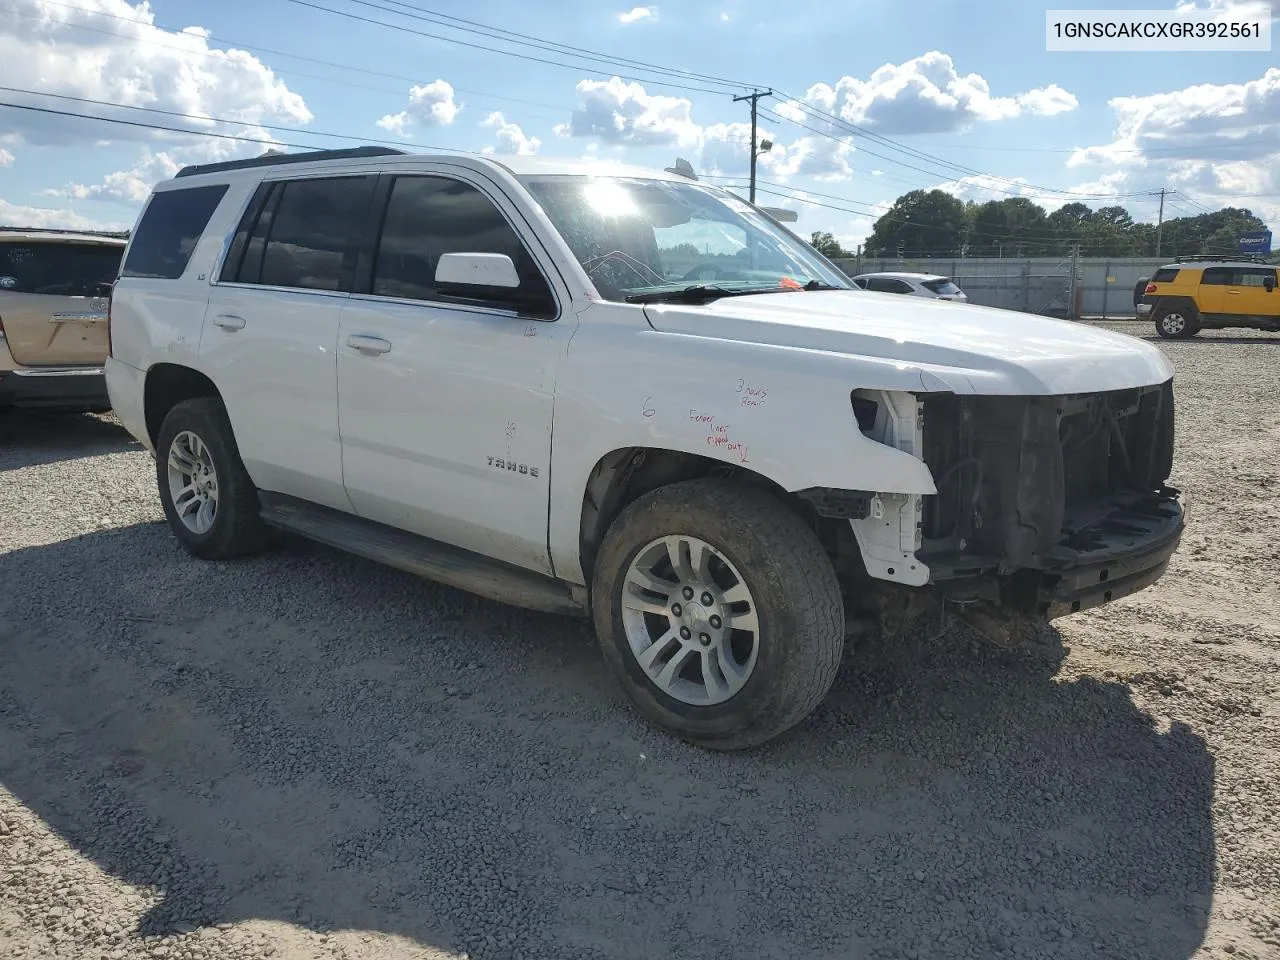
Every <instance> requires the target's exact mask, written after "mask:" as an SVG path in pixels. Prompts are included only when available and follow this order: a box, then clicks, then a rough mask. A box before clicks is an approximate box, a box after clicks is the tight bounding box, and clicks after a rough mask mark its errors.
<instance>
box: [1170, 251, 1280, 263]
mask: <svg viewBox="0 0 1280 960" xmlns="http://www.w3.org/2000/svg"><path fill="white" fill-rule="evenodd" d="M1199 261H1204V262H1206V263H1240V262H1242V261H1247V262H1249V263H1266V260H1265V259H1264V258H1262V257H1260V256H1259V255H1258V254H1256V253H1237V254H1236V255H1235V256H1234V257H1214V256H1209V255H1207V254H1200V253H1190V254H1187V255H1186V256H1185V257H1174V258H1173V259H1172V260H1170V261H1169V262H1170V263H1196V262H1199Z"/></svg>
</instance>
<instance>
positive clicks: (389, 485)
mask: <svg viewBox="0 0 1280 960" xmlns="http://www.w3.org/2000/svg"><path fill="white" fill-rule="evenodd" d="M587 169H589V170H590V171H592V172H596V173H601V174H602V175H603V174H604V173H614V172H617V173H620V174H622V175H626V176H643V177H652V178H656V179H662V180H680V179H681V178H679V177H675V176H673V175H668V174H665V173H662V172H654V171H649V170H643V169H637V168H620V169H618V170H614V169H612V168H600V167H595V166H591V167H588V168H587ZM583 171H584V167H583V165H582V164H575V163H567V162H560V161H556V162H548V161H545V160H537V159H533V158H528V157H509V158H503V160H502V161H498V160H494V159H489V158H471V157H424V156H394V157H376V158H365V159H360V160H339V161H325V162H319V163H300V164H290V165H284V166H278V167H261V168H256V169H243V170H234V171H228V172H224V173H222V174H207V175H202V176H194V177H189V178H183V179H181V180H176V181H169V182H166V183H163V184H161V185H159V186H158V187H157V188H156V189H157V190H161V191H163V190H171V189H175V188H180V187H184V186H197V185H200V184H203V183H229V184H230V185H231V186H230V189H229V190H228V192H227V195H226V197H225V198H224V200H223V202H222V204H221V206H220V207H219V209H218V211H217V212H216V213H215V214H214V217H213V219H212V221H211V222H210V225H209V228H208V230H207V231H206V233H205V235H204V237H202V239H201V240H200V242H199V244H198V245H197V248H196V251H195V254H194V255H193V257H192V260H191V263H190V264H189V265H188V268H187V271H186V274H185V277H184V278H183V279H181V280H177V281H156V280H135V279H124V280H122V281H120V283H119V284H118V286H117V288H116V291H115V296H114V300H113V304H112V314H113V316H112V336H113V340H114V343H115V359H114V361H113V362H111V363H109V364H108V367H107V380H108V386H109V389H110V390H111V396H112V402H113V403H114V404H115V405H116V407H117V412H118V413H119V415H120V417H121V420H122V422H124V424H125V425H126V427H127V428H128V429H129V430H130V432H132V433H134V435H135V436H138V437H139V439H142V440H144V442H146V440H145V427H144V426H143V423H144V417H143V415H142V410H141V407H142V397H143V380H142V377H143V374H142V373H141V371H147V370H149V369H151V368H152V366H153V365H154V364H156V363H157V362H168V363H178V364H183V365H186V366H189V367H192V368H193V369H196V370H199V371H201V372H203V373H205V374H206V375H207V376H209V377H210V378H211V379H212V380H213V381H214V383H215V384H217V385H218V386H219V388H220V390H221V391H222V394H223V397H224V399H225V400H226V403H227V408H228V414H229V416H230V418H231V422H232V425H233V428H234V430H235V433H236V438H237V441H238V443H239V445H240V449H241V452H242V455H243V457H244V460H245V463H246V466H247V467H248V469H249V473H250V475H251V477H252V478H253V480H254V482H255V483H256V484H258V485H259V486H260V487H265V488H267V489H272V490H276V491H279V492H283V493H288V494H292V495H294V496H301V497H305V498H308V499H312V500H315V501H317V502H320V503H325V504H327V505H330V506H335V507H338V508H340V509H346V510H352V511H355V512H358V513H359V514H361V515H363V516H367V517H370V518H373V519H377V520H380V521H382V522H384V523H390V524H394V525H397V526H400V527H403V528H405V529H408V530H412V531H414V532H416V533H420V534H424V535H427V536H431V537H434V538H436V539H439V540H443V541H445V542H448V543H453V544H456V545H459V546H464V547H466V548H468V549H471V550H475V551H478V552H480V553H484V554H487V555H489V556H493V557H497V558H500V559H503V560H506V561H508V562H511V563H514V564H517V565H519V566H522V567H526V568H529V569H533V570H539V571H542V572H549V573H552V572H553V573H554V574H555V575H556V576H558V577H560V578H562V579H564V580H567V581H569V582H571V583H575V584H584V583H585V582H586V579H587V571H584V570H582V568H581V563H580V559H579V551H578V546H579V536H580V522H581V512H582V505H583V494H584V491H585V488H586V483H587V478H588V476H589V475H590V473H591V471H592V469H593V468H594V467H595V466H596V465H597V463H599V461H600V460H601V458H602V457H604V456H606V455H607V454H609V453H611V452H613V451H616V450H619V449H623V448H629V447H636V446H640V447H655V448H661V449H666V450H673V451H683V452H688V453H695V454H698V455H700V456H704V457H711V458H714V459H719V460H723V461H724V462H725V463H729V464H735V465H739V466H745V467H746V468H748V469H751V470H754V471H756V472H757V473H759V474H761V475H763V476H765V477H768V478H769V479H771V480H773V481H774V482H775V483H777V484H779V485H780V486H781V487H783V488H784V489H787V490H792V491H796V490H802V489H805V488H807V487H837V488H843V489H861V490H868V491H874V492H876V493H877V494H878V502H879V504H880V510H879V513H881V514H882V516H879V517H877V518H876V519H875V520H874V522H873V521H870V520H869V521H859V522H858V523H859V524H862V526H859V525H858V524H855V528H854V529H855V533H856V534H857V537H858V541H859V544H860V546H861V548H862V551H863V554H864V558H865V559H866V560H867V561H868V563H867V566H868V568H869V569H870V570H871V571H872V573H873V574H874V575H878V576H882V577H886V578H892V579H897V580H900V581H901V582H904V583H923V582H925V580H926V579H927V576H928V572H927V570H925V569H924V568H923V566H922V565H920V564H919V563H918V562H915V563H914V565H915V567H916V570H914V571H912V570H911V567H912V565H913V562H914V558H913V556H912V554H913V551H914V549H915V547H916V545H917V543H918V541H917V540H916V537H917V529H918V528H917V523H918V519H919V516H920V511H921V507H922V503H923V497H924V496H928V495H930V494H934V493H936V489H935V487H934V483H933V478H932V477H931V476H930V474H929V470H928V469H927V468H926V467H925V465H924V463H923V462H922V461H921V460H920V459H919V451H920V436H919V424H918V422H916V420H915V418H914V416H913V412H912V411H913V406H914V400H913V399H912V398H911V397H909V396H908V393H910V392H915V393H922V392H930V391H939V390H951V391H955V392H957V393H962V394H1041V395H1044V394H1055V393H1068V392H1083V391H1093V390H1109V389H1117V388H1122V387H1133V386H1140V385H1148V384H1154V383H1158V382H1161V381H1163V380H1165V379H1167V378H1168V377H1169V376H1171V373H1172V371H1171V368H1170V367H1169V364H1168V363H1167V362H1166V361H1165V360H1164V358H1163V356H1162V355H1161V354H1160V352H1159V351H1158V350H1157V349H1156V348H1154V347H1153V346H1151V345H1149V344H1146V343H1143V342H1142V341H1139V340H1136V339H1134V338H1132V337H1126V336H1122V335H1119V334H1110V333H1106V332H1104V331H1101V330H1097V329H1094V328H1090V327H1085V326H1081V325H1078V324H1072V323H1066V322H1059V321H1054V320H1046V319H1044V318H1041V317H1035V316H1031V315H1028V314H1024V313H1014V312H1009V311H1001V310H991V309H986V308H982V307H976V306H972V305H953V304H947V303H943V302H938V301H928V300H924V299H916V298H909V297H895V296H893V295H887V294H885V295H878V294H868V293H864V292H861V291H857V290H849V291H830V292H796V293H778V294H771V295H768V296H755V297H738V298H725V299H722V300H719V301H715V302H713V303H710V304H708V305H705V306H682V305H649V306H647V307H645V306H640V305H637V304H627V303H617V302H611V301H604V300H601V299H600V298H599V296H598V294H597V292H596V291H595V288H594V287H593V285H592V284H591V281H590V280H589V278H588V277H587V275H586V274H585V272H584V271H583V269H582V267H581V266H580V265H579V263H578V261H577V260H576V259H575V258H574V257H573V255H572V253H571V251H570V250H569V248H568V246H567V245H566V243H565V242H564V241H563V239H562V238H561V237H560V236H559V235H558V234H557V233H556V231H555V230H554V228H553V227H552V225H551V223H550V222H549V221H548V219H547V218H546V216H545V215H544V214H543V212H542V209H541V208H540V207H539V206H538V205H537V204H536V203H535V202H534V201H533V200H532V198H531V197H530V196H529V194H528V193H527V192H526V191H525V189H524V188H523V187H522V186H521V185H520V184H519V182H518V181H517V180H516V179H515V176H514V172H519V173H521V174H526V173H530V174H532V173H539V174H545V173H556V172H561V173H582V172H583ZM334 172H369V173H383V172H385V173H395V174H409V173H424V174H425V173H432V174H438V175H447V176H453V177H457V178H459V179H462V180H465V181H467V182H469V183H471V184H472V185H474V186H477V187H479V188H480V189H482V190H483V191H484V192H486V193H487V194H488V195H489V196H490V198H491V199H492V200H493V201H494V202H495V203H496V204H497V205H498V207H499V208H500V210H501V211H502V212H503V214H504V215H505V216H506V217H507V218H508V220H509V221H510V222H511V223H512V225H513V226H514V227H515V228H516V230H517V231H518V232H519V233H520V234H521V236H522V237H523V238H524V239H525V240H526V242H527V245H528V247H529V250H530V253H531V255H532V257H533V259H534V261H535V262H536V263H537V265H538V267H539V268H540V269H541V270H542V272H543V273H544V275H545V276H546V278H547V280H548V282H549V283H550V285H551V288H552V290H553V293H554V295H555V297H556V300H557V301H558V303H559V312H558V314H557V315H556V318H555V319H553V320H546V321H543V320H539V321H533V320H530V319H528V318H527V317H523V318H522V317H519V316H518V315H517V314H516V312H515V311H514V310H502V309H481V308H475V307H465V306H460V305H454V304H442V303H423V302H415V301H406V300H393V299H390V298H386V297H375V296H364V295H357V296H348V295H345V294H322V293H314V292H307V291H300V290H284V289H267V288H261V287H259V288H247V287H242V286H236V285H230V284H222V283H219V282H218V281H217V279H216V278H217V276H218V272H219V270H220V267H221V258H222V256H223V255H224V251H225V249H226V247H227V245H228V243H229V238H230V235H231V233H232V232H233V230H234V229H235V225H236V223H238V221H239V219H240V216H241V212H242V210H243V209H244V206H245V204H246V203H247V201H248V198H249V196H250V195H251V193H252V192H253V190H254V189H255V188H256V187H257V185H258V183H260V182H261V181H262V180H263V179H264V178H268V177H269V178H279V179H291V178H297V177H303V176H315V175H319V174H332V173H334ZM471 262H472V263H473V264H474V263H475V261H471ZM200 275H206V276H208V277H210V278H212V279H210V280H208V281H202V280H197V279H195V278H197V277H198V276H200ZM223 314H231V315H234V316H238V317H241V318H243V319H244V320H245V325H244V327H243V328H242V329H239V330H234V331H228V330H224V329H222V328H219V327H217V326H214V325H213V324H212V322H211V321H212V319H213V317H215V316H219V315H223ZM351 335H356V336H360V337H372V338H376V339H378V340H380V341H385V342H387V343H389V344H390V348H389V349H388V350H387V351H386V352H385V353H379V354H374V353H371V352H370V351H361V350H358V349H354V348H350V347H348V346H346V345H345V344H346V341H347V338H348V337H349V336H351ZM358 342H363V341H358ZM748 387H749V388H750V390H751V391H752V392H751V393H750V394H748V393H747V389H748ZM854 389H860V390H869V391H884V392H885V394H884V398H885V403H886V405H887V408H888V409H889V410H890V411H891V412H892V414H893V416H894V417H895V418H896V419H895V420H894V422H893V423H892V424H888V423H887V424H886V426H885V430H884V432H883V433H882V435H880V436H879V437H878V438H876V439H873V438H871V437H867V436H864V435H863V434H862V433H861V432H860V431H859V430H858V427H857V424H856V422H855V420H854V418H853V415H852V410H851V407H850V391H852V390H854ZM756 391H758V393H757V392H756ZM748 396H749V397H750V399H752V400H754V401H757V402H754V403H750V404H744V402H743V400H744V397H748ZM691 411H693V412H695V414H698V413H702V414H706V415H708V416H709V417H710V419H700V418H699V417H698V416H697V415H695V416H691V415H690V412H691ZM512 423H518V429H514V430H513V429H510V427H509V425H510V424H512ZM553 433H554V436H553ZM553 440H554V442H553ZM491 458H492V459H493V460H494V461H495V462H490V460H491ZM498 461H500V462H501V463H502V467H500V468H499V467H497V466H496V465H495V463H496V462H498ZM512 461H514V462H515V464H516V469H515V470H511V469H509V468H508V467H507V465H508V464H509V463H511V462H512ZM521 467H523V468H524V470H521ZM535 470H536V471H537V475H536V476H535V475H534V471H535ZM886 523H887V524H888V526H883V525H884V524H886ZM900 558H901V559H902V560H904V561H905V567H906V570H907V572H900V571H901V570H902V566H901V565H900V564H899V559H900ZM890 566H892V567H893V568H894V570H895V573H894V574H889V573H888V569H889V567H890Z"/></svg>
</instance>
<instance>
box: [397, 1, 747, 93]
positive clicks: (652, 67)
mask: <svg viewBox="0 0 1280 960" xmlns="http://www.w3.org/2000/svg"><path fill="white" fill-rule="evenodd" d="M385 2H386V3H389V4H392V5H393V6H396V7H405V8H407V9H409V10H414V11H416V12H418V13H420V14H422V15H423V16H422V17H421V18H420V19H424V20H427V21H428V22H430V23H440V24H441V25H442V26H453V24H465V25H466V26H454V27H453V29H455V30H467V32H469V33H479V34H480V35H481V36H489V37H494V38H495V39H501V38H505V37H510V38H513V42H514V41H523V42H526V43H528V44H529V45H532V46H536V47H538V48H540V49H545V50H555V51H559V52H565V53H569V54H580V55H583V56H587V57H589V58H590V59H593V60H603V61H606V62H609V63H614V64H627V65H628V67H633V68H634V67H638V68H640V69H642V70H648V71H655V72H660V73H667V74H672V75H678V76H683V77H687V78H689V79H692V80H700V81H702V82H704V83H718V84H723V85H725V86H728V87H743V88H746V87H752V86H754V84H750V83H747V82H745V81H742V80H729V79H726V78H725V77H717V76H714V75H712V74H705V73H695V72H693V71H691V70H681V69H679V68H676V67H664V66H662V65H661V64H656V63H652V62H650V61H646V60H632V59H630V58H628V57H619V56H613V55H609V54H602V53H600V52H599V51H596V50H590V49H588V48H586V47H575V46H573V45H571V44H567V43H558V42H556V41H553V40H544V39H542V38H541V37H535V36H533V35H532V34H528V33H517V32H516V31H514V30H506V29H503V28H502V27H491V26H489V25H487V24H483V23H479V22H478V21H475V20H468V19H466V18H465V17H455V16H453V15H451V14H447V13H441V12H439V11H438V10H430V9H427V8H426V7H419V6H416V5H414V4H412V3H405V2H403V0H385ZM445 21H447V22H445ZM468 27H473V28H477V29H471V30H469V29H468Z"/></svg>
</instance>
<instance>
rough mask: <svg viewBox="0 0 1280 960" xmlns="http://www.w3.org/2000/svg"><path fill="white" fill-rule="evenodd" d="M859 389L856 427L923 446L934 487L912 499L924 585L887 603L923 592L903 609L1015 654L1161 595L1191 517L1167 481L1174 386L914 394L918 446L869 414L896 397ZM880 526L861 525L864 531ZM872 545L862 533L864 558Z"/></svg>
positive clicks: (920, 452)
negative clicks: (1144, 595) (1091, 613)
mask: <svg viewBox="0 0 1280 960" xmlns="http://www.w3.org/2000/svg"><path fill="white" fill-rule="evenodd" d="M860 393H861V392H858V393H855V395H854V407H855V415H858V406H859V402H860V401H861V403H862V405H863V411H862V413H861V415H858V419H859V426H860V427H863V429H864V432H867V433H868V434H869V435H870V434H872V433H874V432H876V431H882V432H883V433H884V435H885V439H887V440H889V441H890V442H894V443H895V445H897V446H900V447H901V448H903V449H908V448H910V447H914V449H913V452H914V453H915V454H916V455H917V456H919V457H920V458H921V459H923V461H924V462H925V464H926V465H927V466H928V467H929V470H930V472H931V474H932V475H933V478H934V484H935V486H936V488H937V493H936V494H934V495H927V496H922V497H919V498H909V499H918V503H917V504H911V506H912V507H913V508H914V509H913V513H915V514H916V517H915V523H914V526H915V530H913V531H912V533H914V537H913V538H912V539H913V540H914V543H913V544H912V545H913V546H914V547H915V549H914V551H908V550H904V551H903V555H907V554H910V559H911V560H914V561H915V562H916V563H917V564H918V566H919V568H921V569H922V570H923V571H927V588H926V590H925V591H919V590H914V591H901V590H899V591H894V590H892V589H890V590H888V591H882V592H883V593H884V598H882V600H881V605H882V607H883V606H884V605H885V604H886V603H887V604H888V605H889V606H891V607H892V606H894V605H895V604H897V603H899V602H900V600H899V598H900V597H902V596H904V595H908V594H910V595H914V596H913V597H912V598H911V599H910V600H903V601H901V602H904V603H906V604H907V605H908V606H911V607H914V608H916V610H917V613H921V614H923V613H927V612H932V613H935V614H938V613H941V614H943V615H946V614H950V615H954V616H955V617H957V618H958V619H960V620H962V621H964V622H966V623H968V624H969V625H970V626H972V627H974V628H975V629H977V630H979V632H981V633H983V634H984V635H987V636H988V637H990V638H991V639H993V640H995V641H997V642H1000V643H1002V644H1012V643H1016V642H1018V640H1019V639H1020V637H1022V636H1023V635H1026V634H1028V633H1031V632H1034V631H1035V630H1036V629H1038V627H1039V625H1042V624H1044V623H1046V622H1048V621H1050V620H1052V619H1055V618H1057V617H1060V616H1064V615H1066V614H1070V613H1075V612H1077V611H1080V610H1086V609H1089V608H1090V607H1094V606H1097V605H1099V604H1103V603H1107V602H1109V601H1111V600H1117V599H1119V598H1121V597H1124V596H1128V595H1129V594H1132V593H1134V592H1136V591H1138V590H1142V589H1144V588H1146V587H1148V586H1150V585H1151V584H1152V583H1154V582H1155V581H1156V580H1157V579H1159V578H1160V576H1161V575H1162V574H1163V573H1164V571H1165V568H1166V567H1167V565H1168V562H1169V558H1170V557H1171V556H1172V554H1173V553H1174V551H1175V550H1176V549H1177V546H1178V542H1179V540H1180V538H1181V535H1182V530H1183V525H1184V518H1183V508H1182V505H1181V503H1180V502H1179V492H1178V491H1177V490H1174V489H1173V488H1171V487H1169V486H1167V485H1166V483H1165V481H1166V480H1167V479H1168V477H1169V474H1170V472H1171V469H1172V465H1173V436H1174V409H1173V408H1174V402H1173V383H1172V380H1169V381H1166V382H1164V383H1161V384H1156V385H1153V386H1149V387H1139V388H1133V389H1126V390H1113V391H1107V392H1100V393H1088V394H1075V395H1069V396H1047V397H1041V396H959V395H956V394H950V393H944V394H925V395H922V396H920V397H918V398H914V399H915V400H916V403H915V404H914V408H915V409H914V413H915V417H914V421H913V422H910V423H909V426H910V427H911V428H912V431H913V433H914V437H912V438H910V439H909V440H908V438H907V437H905V436H903V435H902V434H903V433H904V431H903V430H901V429H899V431H898V436H896V437H895V436H894V431H893V422H892V421H893V420H894V418H893V416H892V414H893V411H892V410H890V411H889V414H890V416H889V417H888V418H887V419H886V418H885V417H884V416H882V415H876V416H874V417H872V416H869V415H868V413H867V407H866V405H867V404H868V403H877V401H879V400H880V398H886V397H888V395H886V394H880V395H879V397H876V396H875V395H872V394H868V395H862V396H859V394H860ZM897 407H898V412H899V413H901V412H902V404H901V403H898V404H897ZM879 412H880V413H883V411H879ZM897 422H898V423H899V424H901V423H902V422H903V421H902V418H901V417H898V418H897ZM903 441H907V442H905V443H904V442H903ZM903 506H904V507H906V506H907V504H903ZM871 519H872V518H870V517H868V518H867V520H866V521H855V523H854V526H855V533H858V523H859V522H862V523H864V524H867V523H868V521H871ZM903 519H904V520H905V519H906V517H903ZM902 528H903V529H901V530H899V531H898V534H899V538H900V540H905V536H904V534H905V528H906V523H903V524H902ZM864 529H866V530H867V531H871V532H874V528H873V527H871V526H869V525H868V526H866V527H865V528H864ZM868 536H869V534H860V535H859V542H860V546H862V547H863V548H864V549H863V554H864V556H866V555H867V550H866V549H865V548H866V543H865V542H864V541H866V540H867V539H868ZM902 546H904V547H906V546H907V544H906V543H902ZM868 572H869V573H871V575H872V577H877V575H876V573H875V572H873V571H871V570H870V569H868ZM894 573H895V574H896V573H897V571H896V570H895V571H894ZM877 579H881V580H884V579H891V578H890V577H885V576H884V574H883V572H881V574H880V576H879V577H877ZM892 579H895V580H897V581H898V582H899V583H908V581H906V580H905V579H904V578H901V577H897V576H894V577H892ZM885 586H887V585H885ZM883 612H884V611H883V610H882V611H881V613H882V615H883Z"/></svg>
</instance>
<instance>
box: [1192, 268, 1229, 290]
mask: <svg viewBox="0 0 1280 960" xmlns="http://www.w3.org/2000/svg"><path fill="white" fill-rule="evenodd" d="M1234 272H1235V271H1233V270H1232V269H1231V268H1230V267H1210V268H1209V269H1208V270H1206V271H1205V272H1204V276H1203V277H1201V278H1200V282H1201V283H1202V284H1206V285H1208V286H1211V287H1222V286H1226V285H1227V284H1229V283H1231V274H1232V273H1234Z"/></svg>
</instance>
